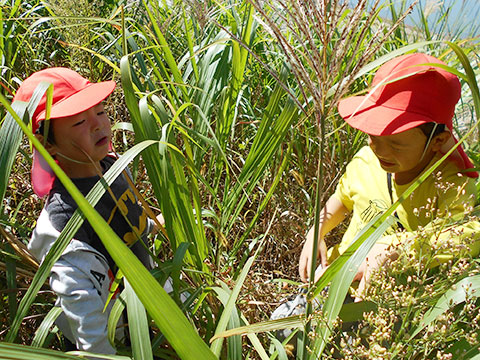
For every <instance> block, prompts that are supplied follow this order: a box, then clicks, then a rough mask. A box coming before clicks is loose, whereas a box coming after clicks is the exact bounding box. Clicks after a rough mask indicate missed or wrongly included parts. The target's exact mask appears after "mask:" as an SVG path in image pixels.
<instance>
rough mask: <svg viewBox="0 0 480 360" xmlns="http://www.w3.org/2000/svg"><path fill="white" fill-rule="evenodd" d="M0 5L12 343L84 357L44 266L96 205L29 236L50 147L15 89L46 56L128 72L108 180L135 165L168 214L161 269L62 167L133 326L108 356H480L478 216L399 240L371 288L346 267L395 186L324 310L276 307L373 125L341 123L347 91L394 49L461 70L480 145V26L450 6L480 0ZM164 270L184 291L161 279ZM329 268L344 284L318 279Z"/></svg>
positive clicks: (156, 250)
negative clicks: (452, 255) (36, 181)
mask: <svg viewBox="0 0 480 360" xmlns="http://www.w3.org/2000/svg"><path fill="white" fill-rule="evenodd" d="M0 4H1V8H0V25H1V27H0V29H1V34H0V54H1V68H0V69H1V78H0V84H1V85H2V86H1V88H0V94H1V97H0V101H1V102H2V104H3V107H1V108H0V112H1V114H0V115H1V119H2V124H1V125H2V127H1V129H0V153H1V158H0V161H1V165H0V171H1V175H0V196H1V199H2V201H1V205H0V210H1V211H0V232H1V234H2V237H1V243H0V251H1V252H0V257H1V260H0V261H1V262H0V269H1V270H0V283H1V287H0V289H1V290H0V294H1V302H0V306H1V307H0V318H1V322H0V339H1V342H0V357H1V358H7V359H32V358H35V359H57V358H58V359H69V358H78V357H79V356H84V355H85V354H81V353H80V352H69V353H64V352H63V350H64V344H63V340H62V337H61V335H60V334H59V332H58V329H57V328H56V327H55V326H54V325H53V322H54V319H55V318H56V316H58V314H59V311H58V309H57V308H54V307H52V304H53V302H54V296H53V294H52V293H51V292H50V291H49V288H48V285H47V284H46V281H47V278H48V274H49V270H50V268H51V266H52V264H53V263H54V262H55V259H57V258H58V256H60V254H61V253H62V249H63V248H64V247H65V246H66V244H67V243H68V241H69V240H70V239H71V237H72V236H73V234H74V233H75V229H76V227H78V226H80V224H81V222H82V221H83V218H82V217H80V216H78V217H74V218H73V219H72V221H71V223H69V225H68V226H67V228H66V229H65V230H64V231H63V232H62V236H61V237H60V238H59V240H58V241H57V243H56V244H55V247H54V248H52V250H51V251H50V254H49V255H48V257H47V259H45V261H44V262H43V263H42V265H41V266H38V264H36V262H35V261H34V260H33V259H32V258H31V256H29V254H28V252H27V251H26V250H25V246H26V244H27V243H28V240H29V238H30V235H31V231H32V229H33V227H34V226H35V220H36V218H37V216H38V214H39V211H40V210H41V208H42V205H43V200H42V199H39V198H37V197H36V196H35V195H34V194H33V193H32V191H31V188H30V182H29V176H30V175H29V172H30V165H31V155H30V154H31V152H30V148H29V142H30V143H33V145H35V146H38V147H39V148H40V150H42V146H41V144H38V143H35V140H34V139H33V138H32V136H31V135H30V133H29V130H28V120H29V119H28V117H24V114H25V111H26V109H27V108H28V107H30V108H31V107H32V106H34V105H35V104H34V101H31V103H30V104H16V105H15V106H14V107H13V109H12V107H11V106H10V105H11V104H10V103H11V99H12V97H13V95H14V94H15V90H16V89H17V88H18V86H19V84H20V83H21V80H22V79H24V78H25V77H27V76H28V75H30V74H31V73H33V72H34V71H37V70H40V69H43V68H45V67H47V66H67V67H70V68H72V69H74V70H76V71H78V72H80V73H81V74H83V75H84V76H86V77H88V78H90V79H91V80H92V81H101V80H106V79H112V78H113V79H115V80H116V81H117V83H118V85H119V86H118V87H117V91H116V92H115V94H114V96H111V97H110V98H109V99H108V100H107V104H106V105H107V109H108V112H109V114H110V117H111V119H112V123H113V128H114V131H115V132H114V134H115V141H114V147H115V150H116V151H117V152H118V153H119V154H122V156H121V157H120V159H119V160H118V161H117V162H116V165H115V166H114V167H113V168H112V169H111V171H109V173H108V174H106V175H105V180H106V181H107V182H111V181H113V179H115V177H116V176H118V174H119V173H120V172H121V170H122V169H123V168H125V167H126V166H129V167H130V168H131V170H132V171H133V174H134V176H135V183H136V185H137V188H138V190H139V191H140V193H141V194H142V195H143V197H144V198H145V200H146V203H147V204H148V208H151V209H152V211H153V212H155V213H157V212H159V211H161V212H162V213H163V215H164V217H165V220H166V222H165V231H164V232H162V234H160V235H159V236H158V237H157V238H155V239H152V248H151V249H152V252H153V254H154V255H155V259H156V262H157V265H158V267H157V268H156V269H155V271H154V272H152V274H150V273H148V272H147V271H146V270H145V269H143V268H142V266H140V265H139V263H138V261H136V259H135V257H134V256H133V255H132V254H131V253H130V252H129V250H128V249H127V248H126V247H125V246H124V245H123V243H122V242H121V241H120V239H118V238H117V237H116V235H115V234H114V233H113V232H112V230H111V229H110V228H109V227H108V225H106V224H105V223H104V222H102V220H101V219H100V218H99V217H98V216H97V214H96V213H95V211H94V210H93V209H92V205H94V204H95V202H96V201H98V199H99V197H100V196H101V194H102V193H103V192H104V191H105V190H104V189H103V187H102V186H101V185H100V184H97V185H98V186H96V187H95V188H94V189H92V192H91V193H90V194H89V196H87V199H85V198H83V197H82V196H81V195H79V194H78V193H77V192H76V190H75V188H74V187H73V186H71V184H69V183H68V178H66V177H65V176H64V175H62V171H61V170H60V169H58V168H57V169H55V170H56V171H57V172H58V173H57V176H58V177H59V178H60V179H61V180H62V181H64V182H65V184H66V186H67V188H69V190H70V191H71V192H72V195H73V196H74V197H75V198H76V199H77V202H78V204H79V208H80V209H81V210H82V212H83V214H84V215H85V217H86V218H87V219H88V221H90V222H91V223H92V226H93V227H94V228H95V229H96V231H97V232H98V233H99V235H100V237H101V239H102V241H103V242H104V243H105V245H106V247H107V249H108V250H109V251H110V252H111V253H112V256H113V257H114V259H115V261H116V262H117V264H118V266H119V269H120V272H119V274H118V278H119V282H120V283H122V289H123V290H122V293H121V295H120V300H121V301H117V302H116V304H115V309H114V311H113V312H112V315H111V317H110V319H111V323H110V324H109V325H110V330H111V339H112V341H114V339H113V330H112V329H114V327H115V325H116V323H117V321H118V319H119V317H120V316H121V313H122V311H123V309H124V308H125V305H126V308H127V313H128V325H129V326H128V329H129V337H130V341H129V344H128V345H122V344H117V347H118V351H119V355H118V356H114V357H110V358H126V357H129V358H134V359H153V358H158V359H174V358H182V359H184V358H185V359H210V358H222V359H245V358H252V359H275V358H279V359H286V358H298V359H306V358H312V359H315V358H320V357H322V358H352V359H358V358H360V359H393V358H395V359H396V358H402V359H449V358H453V357H455V358H461V359H475V358H480V355H479V354H480V351H479V349H478V346H479V345H478V343H479V331H480V328H479V324H478V321H479V319H480V315H479V312H478V309H479V302H478V301H477V295H476V292H475V291H476V289H477V288H478V287H479V286H480V279H479V278H478V276H479V275H478V273H479V264H478V260H477V259H475V258H472V257H471V256H470V255H469V254H468V251H463V252H462V250H465V249H464V248H465V245H468V242H469V241H471V239H470V237H469V234H466V235H465V234H455V236H457V237H459V236H460V235H462V237H463V238H464V243H462V244H461V245H458V244H451V243H449V242H448V241H447V242H446V243H439V244H436V245H435V246H432V247H431V248H430V251H429V252H428V253H426V254H424V256H423V258H422V259H420V260H419V259H418V258H409V257H401V258H400V260H399V261H397V262H395V263H392V264H390V266H388V267H385V268H384V269H382V271H381V273H379V274H378V276H377V277H376V280H375V282H374V284H373V285H372V287H371V290H370V293H369V298H368V301H364V302H362V303H356V304H346V305H344V304H343V299H344V298H345V295H346V293H347V291H348V287H349V283H350V282H349V276H351V275H350V274H351V273H354V272H355V269H356V266H358V264H359V263H360V262H361V261H362V260H363V259H364V257H365V256H366V253H368V249H369V247H371V246H372V245H373V244H374V242H375V241H376V240H377V239H378V237H379V236H380V234H381V233H382V229H385V228H386V227H388V225H389V215H390V214H391V213H392V212H393V210H394V208H395V207H396V206H398V203H396V204H394V205H393V206H392V207H391V208H390V209H389V210H387V212H386V213H385V214H384V215H383V216H382V217H380V218H379V219H378V220H377V221H376V223H375V224H371V226H370V227H369V228H367V229H365V232H364V233H363V235H362V236H360V237H359V239H358V240H357V242H356V243H355V244H354V245H353V247H352V248H351V250H352V251H351V252H349V255H348V256H345V257H342V258H341V259H339V261H337V262H335V263H334V264H332V266H331V267H330V268H331V270H330V271H328V272H326V273H325V275H324V276H323V277H322V279H320V280H319V282H318V283H317V284H313V283H310V284H308V289H307V291H308V296H309V299H312V298H313V296H316V295H319V296H320V298H321V301H322V302H323V301H325V302H324V304H323V307H322V309H321V310H318V309H312V307H311V306H309V307H308V308H307V315H306V316H303V317H302V316H294V317H290V318H287V319H284V320H279V321H268V319H269V316H270V314H271V312H272V311H273V309H274V308H275V307H277V306H278V305H279V304H280V303H281V302H282V301H283V300H284V299H285V298H286V297H288V296H289V295H292V294H297V293H298V291H299V290H298V285H299V283H298V276H297V261H298V255H299V252H300V249H301V247H302V244H303V239H304V235H305V233H306V230H307V229H308V228H310V227H311V226H312V225H314V224H317V226H318V212H319V210H320V208H321V206H322V203H323V199H325V198H326V197H328V196H329V195H330V194H331V192H332V191H333V189H334V188H335V185H336V182H337V180H338V178H339V176H340V175H341V174H342V173H343V170H344V167H345V165H346V164H347V163H348V161H349V160H350V159H351V157H352V156H353V155H354V154H355V153H356V151H357V150H359V149H360V148H361V147H362V146H363V145H364V143H365V142H364V137H363V136H362V134H360V133H358V132H356V131H354V130H353V129H351V128H349V127H348V126H346V125H345V124H344V123H343V121H341V119H340V118H339V116H338V114H337V112H336V103H337V102H338V100H339V99H340V98H341V97H343V96H347V95H350V94H358V93H361V92H363V91H365V90H366V87H367V84H368V83H369V81H370V80H371V77H372V75H373V74H374V72H375V69H376V68H377V67H378V66H379V65H380V64H382V63H383V62H385V61H387V60H389V59H391V58H393V57H395V56H397V55H400V54H403V53H407V52H413V51H423V52H427V53H429V54H431V55H434V56H437V57H439V58H442V59H443V60H444V61H445V62H446V63H447V64H448V65H449V66H450V69H451V71H457V74H458V75H459V77H460V78H461V81H462V86H463V87H462V89H463V92H462V99H461V102H460V104H459V106H458V111H457V115H456V118H455V122H456V129H457V138H462V139H463V140H464V143H463V146H464V147H465V148H466V150H467V152H468V154H469V155H470V156H471V158H472V159H473V160H474V162H475V164H479V163H480V150H479V145H478V129H479V126H478V122H477V120H478V117H479V115H478V114H479V113H480V92H479V90H478V80H479V78H480V57H479V54H480V52H479V47H480V42H479V39H478V35H479V31H478V28H479V26H480V24H479V23H478V22H475V20H473V21H472V22H468V21H454V20H455V19H453V20H452V17H450V16H451V15H450V14H451V13H452V11H451V10H452V6H455V7H456V8H455V9H456V11H457V12H456V13H455V18H458V19H463V17H462V16H459V12H458V11H460V14H462V12H463V13H464V14H471V13H472V11H473V10H472V9H475V6H476V5H477V8H478V4H477V3H476V0H471V1H466V0H463V1H454V2H452V3H451V4H444V2H442V1H417V2H411V1H410V2H407V1H403V0H400V1H394V2H391V3H390V2H385V3H382V4H380V2H379V1H370V0H369V1H366V0H360V1H351V2H349V1H341V0H320V1H313V0H305V1H295V0H285V1H275V0H270V1H269V0H264V1H261V0H250V1H247V0H245V1H236V2H234V1H223V2H216V1H197V0H188V1H176V0H172V1H166V0H163V1H162V0H160V1H151V0H143V1H116V0H103V1H102V0H95V1H93V2H92V1H85V0H76V1H72V0H52V1H50V2H43V1H18V0H12V1H6V0H4V1H0ZM459 5H461V6H460V8H458V6H459ZM458 9H460V10H458ZM408 13H413V14H414V15H415V17H414V18H411V19H410V20H408V19H409V17H408V16H409V15H408ZM380 14H382V16H380ZM385 14H387V15H388V16H386V15H385ZM405 18H406V19H407V20H405ZM412 19H414V20H412ZM406 24H408V25H406ZM45 91H47V89H46V88H43V89H38V92H37V94H38V95H39V96H41V95H43V93H44V92H45ZM45 157H46V158H47V157H48V156H47V154H45ZM48 158H49V157H48ZM49 159H50V161H51V160H52V159H51V158H49ZM52 167H54V164H53V163H52ZM431 171H433V169H432V170H431ZM415 186H416V185H415ZM409 190H410V189H409ZM145 206H147V205H145ZM475 214H476V209H474V211H473V212H472V213H471V214H467V216H466V217H467V220H469V221H471V220H475V219H476V217H475V216H476V215H475ZM450 220H451V219H449V221H450ZM464 220H465V219H453V220H452V221H453V222H460V221H464ZM443 225H444V226H443V228H442V229H441V231H443V230H444V229H445V228H446V227H448V226H450V225H451V222H449V223H448V224H447V223H445V224H443ZM438 231H440V230H438V229H433V230H428V229H427V230H425V231H424V232H422V233H420V234H419V238H421V237H425V238H428V239H430V238H431V237H432V232H433V235H435V233H436V232H438ZM339 234H341V229H339V230H338V231H336V232H334V233H333V234H331V235H330V237H329V240H328V241H330V243H333V242H335V241H337V240H338V238H339V236H338V235H339ZM464 235H465V236H464ZM444 246H456V247H460V249H459V254H460V255H459V256H458V258H456V259H455V260H451V261H450V262H448V263H445V264H442V265H441V266H437V267H434V268H432V267H431V266H429V264H430V263H431V262H432V261H433V259H434V256H435V254H436V252H437V251H441V249H442V247H444ZM353 250H357V251H356V252H354V251H353ZM352 254H353V255H352ZM168 277H171V278H172V280H173V292H172V293H171V294H170V295H167V294H166V293H165V291H164V290H163V288H162V286H161V285H162V284H163V283H164V282H165V281H166V279H167V278H168ZM330 282H331V283H330ZM327 283H330V290H329V292H328V294H324V293H322V294H320V290H321V289H323V287H324V285H326V284H327ZM323 298H325V299H323ZM322 299H323V300H322ZM352 323H353V325H352ZM249 324H252V325H249ZM286 327H292V328H295V329H296V330H295V331H294V332H293V333H292V335H291V337H290V338H288V339H286V341H284V343H283V344H282V343H281V342H280V341H279V340H278V339H277V338H276V337H275V331H276V330H279V329H283V328H286ZM238 328H240V329H238ZM228 329H230V332H226V330H228ZM244 334H246V336H242V335H244ZM89 356H93V355H92V354H90V355H89ZM103 358H104V357H103Z"/></svg>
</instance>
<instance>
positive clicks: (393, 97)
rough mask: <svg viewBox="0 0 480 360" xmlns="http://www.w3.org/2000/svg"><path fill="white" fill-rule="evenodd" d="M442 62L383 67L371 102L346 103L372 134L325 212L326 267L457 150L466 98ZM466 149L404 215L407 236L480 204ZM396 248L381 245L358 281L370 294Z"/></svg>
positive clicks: (306, 260) (420, 57)
mask: <svg viewBox="0 0 480 360" xmlns="http://www.w3.org/2000/svg"><path fill="white" fill-rule="evenodd" d="M432 63H433V64H441V65H445V64H444V63H443V62H442V61H440V60H438V59H436V58H434V57H432V56H428V55H425V54H421V53H415V54H408V55H403V56H400V57H397V58H395V59H393V60H390V61H388V62H387V63H385V64H384V65H383V66H381V67H380V68H379V70H378V72H377V73H376V74H375V77H374V79H373V82H372V86H371V90H370V92H369V93H368V94H367V95H365V96H354V97H350V98H346V99H343V100H342V101H340V103H339V106H338V110H339V113H340V115H341V116H342V117H343V119H344V120H345V121H346V122H347V123H348V124H349V125H351V126H352V127H354V128H356V129H358V130H360V131H362V132H364V133H366V134H367V135H368V145H369V146H366V147H364V148H362V149H361V150H360V151H359V152H358V153H357V154H356V155H355V157H354V158H353V159H352V161H351V162H350V163H349V164H348V165H347V169H346V172H345V174H344V175H343V176H342V178H341V179H340V182H339V184H338V186H337V189H336V191H335V193H334V194H333V195H332V196H331V197H330V198H329V200H328V201H327V203H326V205H325V207H324V208H323V209H322V212H321V219H320V229H319V237H318V239H316V241H317V242H318V247H317V249H318V252H317V257H318V258H319V259H320V268H321V269H317V271H316V278H317V279H318V278H319V276H321V274H322V273H323V271H325V269H326V268H327V267H328V264H329V263H330V262H331V261H332V260H333V259H335V258H336V257H338V256H339V255H340V254H341V253H343V252H344V251H345V250H346V249H347V248H348V246H349V245H350V243H351V241H352V240H353V239H354V237H355V235H357V233H358V232H359V231H360V230H361V229H362V228H363V227H364V226H365V225H366V224H367V223H368V222H369V221H370V220H371V219H373V218H374V217H375V216H376V215H377V214H379V213H381V212H383V211H384V210H386V209H387V208H388V207H389V206H390V205H391V204H392V203H393V202H394V201H396V200H397V199H398V197H399V196H400V195H401V194H402V193H403V192H404V191H405V190H406V189H407V188H408V187H409V186H410V185H411V184H412V183H413V182H415V180H416V179H417V178H418V177H419V176H420V175H421V174H422V173H423V172H424V171H425V170H426V169H428V168H429V167H430V166H431V165H432V164H434V163H435V162H436V161H437V160H438V159H439V158H440V157H441V156H442V155H443V154H445V153H446V152H447V151H448V149H450V148H451V147H452V146H453V144H455V142H456V139H455V138H454V136H453V126H452V118H453V116H454V111H455V105H456V103H457V102H458V100H459V98H460V95H461V87H460V82H459V80H458V78H457V76H455V75H453V74H451V73H449V72H447V71H445V70H443V69H442V68H440V67H436V66H434V65H429V64H432ZM471 168H473V165H472V163H471V162H470V160H469V159H468V157H467V155H466V154H465V152H464V151H463V149H462V148H461V147H458V148H457V149H456V150H455V152H454V153H453V154H452V155H451V156H450V157H449V158H448V161H445V162H444V163H442V164H441V165H440V167H439V168H437V170H436V171H435V172H434V174H431V175H430V176H429V177H428V178H427V179H426V180H425V181H424V182H423V183H422V184H420V185H419V187H418V188H417V189H416V190H415V191H414V192H413V194H412V195H411V196H410V197H409V198H407V199H405V201H403V202H402V203H401V204H400V205H399V207H398V208H397V210H396V216H397V217H398V224H397V225H395V226H394V228H390V229H388V230H387V231H386V234H392V233H394V232H395V231H396V230H397V229H398V228H399V227H400V228H403V229H404V230H405V231H407V232H411V231H415V230H417V229H418V227H419V226H425V225H427V224H428V223H430V222H431V221H432V220H434V219H435V218H436V217H437V216H447V214H451V215H453V214H456V213H464V212H466V211H468V210H469V209H470V208H471V207H473V205H474V201H475V194H476V187H475V178H476V177H478V174H477V173H476V172H474V171H468V170H467V169H471ZM350 213H352V219H351V221H350V224H349V226H348V229H347V231H346V232H345V234H344V236H343V238H342V241H341V243H340V244H339V245H337V246H335V247H333V248H332V249H329V250H328V251H327V246H326V244H325V241H324V236H325V235H326V234H327V233H328V232H329V231H330V230H332V229H333V228H335V227H336V226H337V225H338V224H340V223H341V222H342V221H343V219H344V218H345V217H346V216H347V215H348V214H350ZM314 241H315V239H314V229H313V228H312V229H311V230H310V231H309V233H308V235H307V239H306V242H305V244H304V246H303V250H302V253H301V256H300V261H299V273H300V277H301V279H302V281H307V279H308V277H309V273H310V269H311V263H312V248H313V244H314ZM389 245H390V244H389V242H388V241H384V242H382V240H380V241H379V242H378V243H377V244H376V245H374V247H373V248H372V250H371V252H370V253H369V255H368V257H367V260H366V261H365V262H364V264H363V265H362V266H360V268H359V271H358V273H357V275H356V277H355V279H356V280H360V290H363V288H364V286H365V284H366V283H368V277H369V274H370V273H371V270H372V269H373V268H376V267H378V266H379V265H380V264H381V263H382V262H383V261H384V260H385V259H386V257H387V256H391V257H392V256H395V252H393V253H390V252H389V251H387V249H388V248H389Z"/></svg>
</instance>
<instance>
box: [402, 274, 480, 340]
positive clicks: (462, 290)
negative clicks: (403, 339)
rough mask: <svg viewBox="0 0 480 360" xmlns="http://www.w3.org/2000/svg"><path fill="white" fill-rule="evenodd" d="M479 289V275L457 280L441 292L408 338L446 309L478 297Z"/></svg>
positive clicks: (412, 336)
mask: <svg viewBox="0 0 480 360" xmlns="http://www.w3.org/2000/svg"><path fill="white" fill-rule="evenodd" d="M479 290H480V275H475V276H470V277H467V278H465V279H462V280H460V281H459V282H457V283H456V284H455V285H453V286H452V288H451V289H450V290H448V291H447V292H446V293H445V294H443V295H442V296H441V297H440V299H439V300H438V301H437V303H436V304H435V305H434V306H433V308H432V309H430V310H429V311H428V312H427V313H426V314H425V315H424V316H423V318H422V320H421V321H420V324H419V325H418V327H417V328H416V329H415V331H414V332H413V333H412V335H411V336H410V338H414V337H415V336H416V335H417V334H418V333H419V332H420V331H422V330H423V329H424V328H425V327H426V326H428V325H429V324H430V323H431V322H432V321H434V320H435V319H436V318H437V317H438V316H439V315H441V314H443V313H444V312H445V311H447V310H448V309H450V308H452V307H454V306H455V305H457V304H460V303H462V302H464V301H465V300H466V299H467V298H476V297H478V296H479V295H478V294H479Z"/></svg>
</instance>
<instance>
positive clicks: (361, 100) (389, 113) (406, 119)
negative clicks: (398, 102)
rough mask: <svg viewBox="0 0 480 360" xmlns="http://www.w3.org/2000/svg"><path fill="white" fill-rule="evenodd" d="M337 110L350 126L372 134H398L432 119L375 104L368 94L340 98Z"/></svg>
mask: <svg viewBox="0 0 480 360" xmlns="http://www.w3.org/2000/svg"><path fill="white" fill-rule="evenodd" d="M338 112H339V114H340V116H341V117H342V118H343V119H344V120H345V121H346V122H347V123H348V124H349V125H350V126H352V127H354V128H355V129H358V130H360V131H362V132H364V133H366V134H369V135H374V136H383V135H393V134H398V133H401V132H403V131H406V130H409V129H413V128H414V127H417V126H418V125H421V124H425V123H428V122H433V121H434V120H432V119H431V118H430V117H428V116H425V115H423V114H418V113H414V112H409V111H408V110H407V111H406V110H403V109H402V110H398V109H394V108H391V107H387V106H384V105H379V104H376V103H374V102H373V101H371V100H370V97H369V96H368V95H367V96H352V97H349V98H346V99H343V100H341V101H340V102H339V104H338Z"/></svg>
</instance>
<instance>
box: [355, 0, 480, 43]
mask: <svg viewBox="0 0 480 360" xmlns="http://www.w3.org/2000/svg"><path fill="white" fill-rule="evenodd" d="M413 1H414V0H380V3H381V4H385V5H387V4H389V3H391V2H393V3H394V4H395V6H396V8H397V9H400V8H401V6H402V4H406V5H407V6H408V5H410V4H412V3H413ZM355 2H356V0H354V1H352V3H355ZM370 3H373V0H370ZM420 8H421V9H423V13H424V14H425V15H426V16H427V20H428V22H429V27H430V28H431V29H433V30H434V31H435V29H437V30H438V29H439V27H440V24H443V25H445V22H444V21H440V20H441V19H442V18H441V17H442V15H443V14H444V13H445V11H446V10H447V9H449V11H450V14H449V16H448V21H447V23H446V25H447V27H448V28H447V29H444V30H443V31H442V32H443V33H445V31H448V32H449V33H450V34H460V33H461V37H466V36H467V35H469V34H473V35H475V36H480V0H420V1H419V4H417V8H415V9H414V10H413V12H412V14H410V15H409V16H408V17H407V19H406V23H407V24H409V25H415V24H418V23H419V22H420V13H421V12H420V11H419V9H420ZM381 14H382V15H383V16H385V17H391V16H390V11H389V10H387V9H385V10H383V12H382V13H381ZM436 26H437V27H436ZM462 30H463V32H462Z"/></svg>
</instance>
